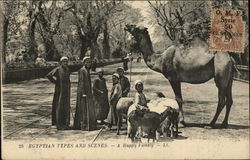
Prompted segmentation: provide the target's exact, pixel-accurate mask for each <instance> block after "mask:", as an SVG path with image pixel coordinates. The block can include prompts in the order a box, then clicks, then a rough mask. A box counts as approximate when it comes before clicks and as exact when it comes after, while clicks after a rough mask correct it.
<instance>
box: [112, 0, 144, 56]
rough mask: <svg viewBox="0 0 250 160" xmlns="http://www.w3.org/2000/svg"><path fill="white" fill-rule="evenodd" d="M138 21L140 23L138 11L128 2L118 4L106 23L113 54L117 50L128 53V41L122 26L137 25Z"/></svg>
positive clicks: (140, 18)
mask: <svg viewBox="0 0 250 160" xmlns="http://www.w3.org/2000/svg"><path fill="white" fill-rule="evenodd" d="M140 21H142V16H141V13H140V10H139V9H136V8H132V7H131V6H130V5H129V4H128V2H127V3H119V5H117V6H116V12H113V14H112V15H111V16H110V18H109V21H108V26H109V28H110V34H109V35H110V39H111V48H113V51H112V52H114V54H116V53H117V51H118V50H123V51H125V52H130V45H129V44H130V42H129V41H130V40H129V38H128V34H127V33H126V31H124V26H125V25H126V24H138V23H139V22H140Z"/></svg>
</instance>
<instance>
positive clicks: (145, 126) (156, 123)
mask: <svg viewBox="0 0 250 160" xmlns="http://www.w3.org/2000/svg"><path fill="white" fill-rule="evenodd" d="M170 114H171V107H167V108H166V109H165V111H164V112H162V113H161V114H158V113H156V112H151V111H147V110H140V109H136V110H133V111H132V112H131V113H130V114H129V116H128V121H129V122H130V126H131V130H130V138H131V140H132V141H134V140H135V136H136V133H137V131H138V130H139V132H140V134H142V132H143V133H146V137H147V138H148V141H149V139H151V138H152V139H153V141H154V140H155V139H156V130H157V129H159V128H160V125H161V123H162V122H163V121H164V120H165V119H166V117H167V116H169V115H170Z"/></svg>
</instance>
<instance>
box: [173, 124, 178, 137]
mask: <svg viewBox="0 0 250 160" xmlns="http://www.w3.org/2000/svg"><path fill="white" fill-rule="evenodd" d="M174 123H175V129H176V133H175V138H178V121H175V122H174Z"/></svg>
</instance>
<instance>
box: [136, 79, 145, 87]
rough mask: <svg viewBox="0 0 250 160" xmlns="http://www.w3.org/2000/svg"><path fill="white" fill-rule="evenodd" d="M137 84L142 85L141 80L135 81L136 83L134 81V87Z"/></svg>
mask: <svg viewBox="0 0 250 160" xmlns="http://www.w3.org/2000/svg"><path fill="white" fill-rule="evenodd" d="M139 83H141V84H143V83H142V81H141V80H136V81H135V86H136V85H137V84H139Z"/></svg>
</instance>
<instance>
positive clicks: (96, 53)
mask: <svg viewBox="0 0 250 160" xmlns="http://www.w3.org/2000/svg"><path fill="white" fill-rule="evenodd" d="M90 49H91V55H90V57H91V58H94V57H96V58H97V59H101V58H102V56H101V50H100V48H99V45H98V43H97V40H92V41H91V44H90Z"/></svg>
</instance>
